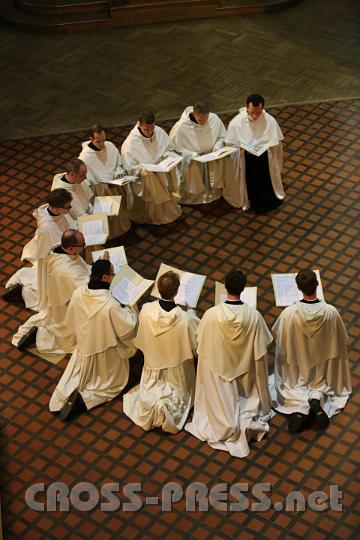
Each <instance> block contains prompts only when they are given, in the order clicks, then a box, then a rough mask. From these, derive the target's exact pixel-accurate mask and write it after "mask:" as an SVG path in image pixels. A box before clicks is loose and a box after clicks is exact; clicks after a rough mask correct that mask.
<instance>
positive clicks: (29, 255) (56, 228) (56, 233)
mask: <svg viewBox="0 0 360 540" xmlns="http://www.w3.org/2000/svg"><path fill="white" fill-rule="evenodd" d="M48 208H49V205H48V204H43V205H42V206H40V207H39V208H37V209H36V210H35V211H34V212H33V216H34V218H35V219H36V222H37V228H36V231H35V235H34V237H33V238H32V239H31V240H30V242H28V243H27V244H26V245H25V246H24V249H23V252H22V255H21V260H22V261H29V262H31V263H32V265H33V266H32V267H24V268H20V270H18V271H17V272H16V273H15V274H14V275H13V276H12V277H11V278H10V279H9V281H8V282H7V284H6V287H10V286H11V285H15V284H16V283H19V284H20V285H22V287H23V289H22V296H23V300H24V302H25V306H26V307H27V308H30V309H33V310H35V311H38V310H39V309H40V304H41V301H42V296H43V295H44V293H45V288H44V286H45V285H44V284H45V280H46V270H45V266H44V259H45V257H46V256H47V255H48V254H49V252H50V249H51V248H52V247H53V246H55V245H56V244H59V243H60V241H61V237H62V234H63V232H64V231H66V230H67V229H77V225H76V222H75V221H74V220H73V219H72V217H71V216H70V215H69V214H66V215H60V216H52V215H51V214H49V212H48Z"/></svg>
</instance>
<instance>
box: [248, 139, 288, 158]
mask: <svg viewBox="0 0 360 540" xmlns="http://www.w3.org/2000/svg"><path fill="white" fill-rule="evenodd" d="M277 144H279V141H269V142H267V143H261V144H255V145H249V144H247V143H245V142H242V141H240V142H239V143H238V146H240V148H243V149H244V150H246V151H247V152H249V153H250V154H253V156H256V157H259V156H261V155H262V154H263V153H264V152H266V150H268V149H269V148H270V147H271V146H276V145H277Z"/></svg>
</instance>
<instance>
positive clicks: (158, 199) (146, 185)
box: [121, 111, 181, 225]
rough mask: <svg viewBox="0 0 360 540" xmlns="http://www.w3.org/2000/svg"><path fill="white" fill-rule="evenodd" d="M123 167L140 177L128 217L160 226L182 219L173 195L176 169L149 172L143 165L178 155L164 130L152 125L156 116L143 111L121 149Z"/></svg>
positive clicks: (138, 221) (175, 188) (176, 188)
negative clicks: (132, 206)
mask: <svg viewBox="0 0 360 540" xmlns="http://www.w3.org/2000/svg"><path fill="white" fill-rule="evenodd" d="M121 155H122V157H123V159H124V162H125V166H126V168H127V169H128V170H129V171H131V173H132V174H140V181H139V182H138V183H137V185H136V186H134V191H135V200H134V208H133V210H132V211H131V214H130V218H131V220H132V221H135V222H136V223H150V224H154V225H162V224H165V223H171V222H172V221H175V220H176V219H177V218H179V217H180V216H181V208H180V206H179V205H178V204H177V202H176V199H175V197H174V195H173V192H177V190H178V187H177V179H176V168H174V169H173V170H172V171H170V172H169V173H163V172H150V171H147V170H145V168H144V167H141V164H142V163H150V164H156V163H159V162H160V161H161V160H162V159H163V158H165V157H170V156H177V154H176V153H175V146H174V144H173V142H172V141H171V139H170V138H169V136H168V134H167V133H166V131H164V130H163V129H162V128H161V127H159V126H156V125H155V116H154V114H153V113H152V112H150V111H144V112H143V113H141V114H140V116H139V121H138V122H137V124H136V125H135V127H134V128H133V129H132V130H131V131H130V133H129V135H128V136H127V138H126V139H125V141H124V143H123V145H122V147H121Z"/></svg>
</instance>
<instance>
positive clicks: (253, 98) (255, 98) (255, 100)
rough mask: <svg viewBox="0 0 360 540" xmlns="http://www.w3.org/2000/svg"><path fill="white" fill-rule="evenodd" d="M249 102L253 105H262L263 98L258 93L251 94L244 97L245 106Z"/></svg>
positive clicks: (263, 103)
mask: <svg viewBox="0 0 360 540" xmlns="http://www.w3.org/2000/svg"><path fill="white" fill-rule="evenodd" d="M250 103H252V104H253V105H254V107H258V106H259V105H262V106H264V105H265V99H264V98H263V97H262V96H261V95H260V94H251V95H250V96H248V97H247V98H246V106H248V105H249V104H250Z"/></svg>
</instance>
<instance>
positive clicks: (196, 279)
mask: <svg viewBox="0 0 360 540" xmlns="http://www.w3.org/2000/svg"><path fill="white" fill-rule="evenodd" d="M169 270H172V271H173V272H176V273H177V274H179V277H180V287H179V291H178V294H177V295H176V296H175V303H176V304H180V305H181V306H186V305H187V306H189V307H191V308H195V307H196V304H197V303H198V300H199V296H200V293H201V290H202V288H203V286H204V283H205V279H206V276H203V275H201V274H192V273H191V272H184V271H183V270H179V269H178V268H174V267H173V266H169V265H167V264H164V263H161V265H160V268H159V271H158V273H157V276H156V282H157V280H158V279H159V277H160V276H162V275H163V274H165V272H168V271H169ZM151 295H152V296H155V298H161V296H160V294H159V291H158V288H157V285H156V283H155V285H154V287H153V289H152V291H151Z"/></svg>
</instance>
